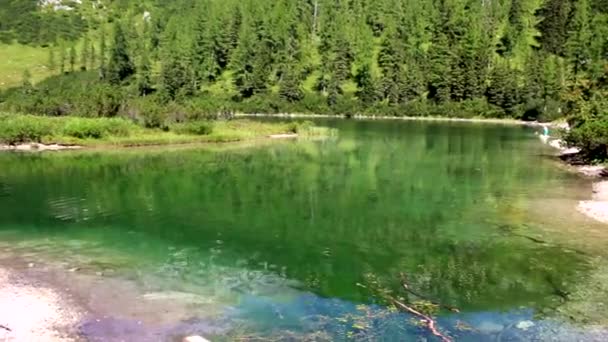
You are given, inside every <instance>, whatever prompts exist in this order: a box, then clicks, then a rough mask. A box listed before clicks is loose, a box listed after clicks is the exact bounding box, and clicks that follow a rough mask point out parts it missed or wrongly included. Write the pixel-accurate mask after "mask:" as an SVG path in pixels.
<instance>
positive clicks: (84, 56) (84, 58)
mask: <svg viewBox="0 0 608 342" xmlns="http://www.w3.org/2000/svg"><path fill="white" fill-rule="evenodd" d="M89 45H90V43H89V35H88V34H85V35H84V39H83V42H82V49H81V50H80V68H81V69H82V70H86V69H87V67H88V65H89V57H90V50H89Z"/></svg>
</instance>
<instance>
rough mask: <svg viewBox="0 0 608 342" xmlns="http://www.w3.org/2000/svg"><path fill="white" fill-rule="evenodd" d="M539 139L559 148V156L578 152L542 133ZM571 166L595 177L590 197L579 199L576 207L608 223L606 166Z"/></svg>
mask: <svg viewBox="0 0 608 342" xmlns="http://www.w3.org/2000/svg"><path fill="white" fill-rule="evenodd" d="M540 139H541V141H543V142H544V143H546V144H548V145H549V146H551V147H553V148H556V149H557V150H559V153H560V156H561V157H564V156H568V155H573V154H576V153H578V152H579V150H578V149H577V148H569V147H568V146H567V145H566V144H565V143H564V142H563V141H562V140H561V139H551V138H550V137H545V136H542V135H541V136H540ZM573 168H574V170H576V172H578V173H580V174H581V175H583V176H585V177H589V178H593V179H596V181H595V182H593V185H592V189H593V190H592V194H591V199H590V200H585V201H579V203H578V205H577V207H576V209H577V210H578V211H579V212H580V213H582V214H584V215H586V216H588V217H590V218H592V219H594V220H596V221H598V222H602V223H606V224H608V180H604V179H603V178H604V177H605V175H606V173H607V170H606V167H604V166H603V165H576V166H573Z"/></svg>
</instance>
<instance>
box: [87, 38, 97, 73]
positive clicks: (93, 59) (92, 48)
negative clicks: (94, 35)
mask: <svg viewBox="0 0 608 342" xmlns="http://www.w3.org/2000/svg"><path fill="white" fill-rule="evenodd" d="M89 54H90V56H91V57H90V58H89V63H90V65H89V69H90V70H93V69H95V66H96V65H97V54H96V51H95V44H93V43H91V45H90V47H89Z"/></svg>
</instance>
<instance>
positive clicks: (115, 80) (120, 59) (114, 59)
mask: <svg viewBox="0 0 608 342" xmlns="http://www.w3.org/2000/svg"><path fill="white" fill-rule="evenodd" d="M134 72H135V68H134V66H133V62H132V61H131V57H130V56H129V52H128V46H127V40H126V37H125V34H124V31H123V29H122V25H121V24H120V23H118V22H117V23H116V25H115V26H114V39H113V42H112V48H111V50H110V59H109V60H108V70H107V76H106V77H107V79H108V81H109V82H110V83H112V84H120V83H121V82H122V81H123V80H125V79H126V78H127V77H129V76H131V75H133V73H134Z"/></svg>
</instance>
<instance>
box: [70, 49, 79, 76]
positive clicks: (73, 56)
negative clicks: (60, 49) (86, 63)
mask: <svg viewBox="0 0 608 342" xmlns="http://www.w3.org/2000/svg"><path fill="white" fill-rule="evenodd" d="M68 58H69V60H70V72H74V70H75V67H76V59H77V58H78V56H77V55H76V47H75V46H74V45H72V46H71V47H70V52H69V56H68Z"/></svg>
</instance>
